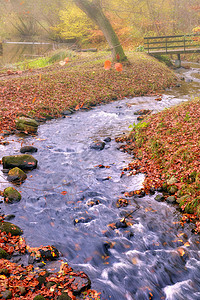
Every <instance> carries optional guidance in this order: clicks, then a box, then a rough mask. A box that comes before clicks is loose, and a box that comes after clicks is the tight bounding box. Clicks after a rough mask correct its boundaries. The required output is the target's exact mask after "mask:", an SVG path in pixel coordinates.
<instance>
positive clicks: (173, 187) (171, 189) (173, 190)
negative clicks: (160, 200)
mask: <svg viewBox="0 0 200 300" xmlns="http://www.w3.org/2000/svg"><path fill="white" fill-rule="evenodd" d="M177 191H178V188H177V186H176V185H171V186H169V187H168V188H167V192H168V193H169V194H170V195H174V194H175V193H176V192H177Z"/></svg>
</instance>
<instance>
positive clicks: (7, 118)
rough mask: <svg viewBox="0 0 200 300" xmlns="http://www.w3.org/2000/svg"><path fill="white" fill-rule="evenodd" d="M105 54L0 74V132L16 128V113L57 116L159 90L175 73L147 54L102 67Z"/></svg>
mask: <svg viewBox="0 0 200 300" xmlns="http://www.w3.org/2000/svg"><path fill="white" fill-rule="evenodd" d="M109 59H110V57H109V55H108V54H103V55H101V54H91V55H89V54H81V56H77V57H76V58H73V60H72V59H71V61H70V59H69V60H68V59H66V63H64V65H62V66H61V65H60V64H59V63H56V64H54V65H52V66H50V67H46V68H41V69H28V70H24V71H21V70H16V69H13V70H12V69H11V70H5V71H2V72H1V74H0V111H1V119H0V133H1V134H2V132H3V130H8V131H12V130H14V129H15V119H16V118H17V117H19V116H26V117H31V118H34V119H39V120H46V119H50V118H57V117H61V116H62V115H63V114H69V113H70V112H71V111H73V110H78V109H80V108H82V109H88V108H89V107H91V106H94V105H97V104H100V103H107V102H109V101H114V100H117V99H118V100H119V99H123V98H125V97H133V96H141V95H146V94H153V93H156V92H158V93H159V92H161V91H163V90H164V89H165V88H166V87H169V86H170V85H172V84H173V83H174V80H175V76H174V74H173V72H172V71H171V70H169V69H168V68H167V67H166V66H165V65H164V64H163V63H160V62H158V61H157V60H156V59H154V58H152V57H150V56H148V55H147V54H145V53H137V52H133V53H130V54H129V56H128V59H129V63H126V64H125V63H124V64H123V65H122V71H121V68H119V69H118V70H119V71H117V70H116V68H115V64H114V63H112V65H111V68H110V69H108V70H105V69H104V63H105V61H106V60H109Z"/></svg>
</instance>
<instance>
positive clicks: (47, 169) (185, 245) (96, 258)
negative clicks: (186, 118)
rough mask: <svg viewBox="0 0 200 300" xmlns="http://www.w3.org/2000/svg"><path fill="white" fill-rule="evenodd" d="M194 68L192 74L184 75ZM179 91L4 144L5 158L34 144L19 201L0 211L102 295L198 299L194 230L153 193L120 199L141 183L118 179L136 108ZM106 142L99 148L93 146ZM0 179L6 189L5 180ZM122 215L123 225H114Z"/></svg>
mask: <svg viewBox="0 0 200 300" xmlns="http://www.w3.org/2000/svg"><path fill="white" fill-rule="evenodd" d="M186 72H189V71H186ZM192 72H193V73H195V74H197V73H198V70H192V69H191V70H190V73H188V75H189V74H191V73H192ZM185 76H186V75H185ZM186 79H187V76H186ZM197 83H198V81H197V82H196V83H194V82H191V84H192V85H194V84H197ZM197 86H199V85H198V84H197ZM190 89H192V88H191V85H190V83H189V84H188V90H190ZM197 89H198V87H197ZM193 90H194V88H193ZM182 92H183V91H182V90H181V88H180V87H177V88H175V89H173V90H169V91H168V92H166V93H165V94H164V95H163V96H162V99H161V101H157V100H155V99H156V97H155V96H153V97H148V96H146V97H135V98H132V99H124V100H122V101H116V102H113V103H110V104H107V105H104V106H98V107H95V108H93V109H92V110H90V111H85V112H77V113H75V114H73V115H71V116H69V117H66V118H65V119H58V120H54V121H53V120H52V121H49V122H47V123H46V124H44V125H41V126H40V128H39V132H38V136H36V137H33V138H32V137H30V136H27V137H25V138H22V137H18V136H13V137H9V138H8V139H7V141H9V145H7V146H3V145H1V155H2V156H4V155H5V154H6V155H8V154H14V153H15V154H18V153H19V150H20V148H21V144H23V145H30V144H33V145H34V146H36V147H37V149H38V152H37V153H36V154H34V156H35V157H36V159H37V160H38V162H39V165H38V169H35V170H33V171H31V174H29V176H28V180H26V182H24V183H23V185H21V186H20V190H21V193H22V200H21V201H20V202H19V203H16V204H13V205H7V204H6V203H5V204H2V211H4V212H5V213H6V214H11V213H12V214H15V220H14V222H15V224H16V225H18V226H20V227H22V228H23V229H24V236H25V238H26V240H27V242H28V243H29V244H30V245H31V246H32V247H38V246H40V245H41V244H45V245H47V244H50V245H52V244H53V245H54V246H55V247H56V248H58V249H59V250H60V251H61V253H62V259H63V260H64V262H67V261H68V262H70V265H72V266H73V267H75V268H76V269H77V268H80V269H81V270H83V271H84V272H86V273H87V274H88V275H89V277H90V279H91V280H92V287H93V288H95V289H96V290H98V291H100V292H101V296H100V297H101V299H113V300H118V299H119V300H122V299H123V300H125V299H126V300H127V299H128V300H130V299H148V298H149V297H153V298H154V299H162V298H163V299H173V300H175V299H179V300H180V299H185V298H186V297H187V299H189V300H190V299H192V300H193V299H198V297H199V280H198V278H199V272H200V269H199V237H198V236H196V235H194V234H192V233H191V230H192V229H193V227H192V226H191V224H187V223H186V224H185V227H184V229H183V228H182V227H181V224H180V219H181V216H182V215H181V214H180V212H179V211H178V210H177V209H176V207H174V206H172V205H169V204H166V203H164V202H157V201H155V199H154V198H155V196H156V195H157V193H156V194H155V195H146V196H145V197H142V198H140V197H138V196H137V195H135V196H133V197H131V198H129V197H126V195H125V192H127V191H128V192H131V191H133V190H138V189H140V188H141V187H142V183H143V180H144V176H143V175H141V174H137V175H136V176H122V177H121V172H122V169H123V168H124V167H126V166H127V164H128V163H129V162H131V160H132V158H131V157H130V156H129V155H128V154H127V153H124V152H122V151H119V150H118V148H119V145H118V144H116V142H115V137H117V136H119V135H121V134H123V133H126V132H127V128H128V126H129V125H130V124H132V123H133V122H135V123H137V117H138V116H137V115H134V112H137V111H139V110H141V109H145V110H147V109H151V110H152V109H153V112H157V111H160V110H163V109H164V108H166V107H170V106H173V105H175V104H178V103H181V102H183V101H187V100H189V97H188V96H187V94H185V96H183V95H181V93H182ZM197 92H198V90H197ZM179 93H180V94H179ZM178 95H179V96H180V97H179V96H178ZM108 137H110V138H111V141H109V139H106V138H108ZM105 139H106V140H107V142H105V147H104V149H103V150H101V151H98V150H95V149H92V147H91V146H92V145H93V143H94V142H95V141H97V140H99V141H103V140H105ZM13 152H14V153H13ZM3 181H4V184H3V187H6V186H7V185H8V182H7V179H6V176H3ZM120 199H124V201H123V200H120ZM117 200H119V201H118V203H126V202H127V203H128V204H129V205H128V206H126V205H124V206H122V205H117V203H116V202H117ZM123 218H126V219H127V221H128V223H129V224H128V226H127V227H126V226H121V224H120V220H122V219H123ZM119 225H120V226H119ZM54 266H56V264H55V265H54ZM152 295H153V296H152Z"/></svg>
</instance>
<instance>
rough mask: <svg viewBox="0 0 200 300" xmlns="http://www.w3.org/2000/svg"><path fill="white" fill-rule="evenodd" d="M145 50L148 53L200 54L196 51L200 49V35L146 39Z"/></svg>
mask: <svg viewBox="0 0 200 300" xmlns="http://www.w3.org/2000/svg"><path fill="white" fill-rule="evenodd" d="M144 40H145V43H144V45H145V50H146V51H147V52H148V53H168V54H170V53H174V52H176V53H178V52H180V53H187V52H190V53H191V52H199V51H195V49H197V48H200V35H197V34H186V35H169V36H154V37H145V38H144Z"/></svg>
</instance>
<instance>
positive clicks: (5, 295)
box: [2, 290, 12, 299]
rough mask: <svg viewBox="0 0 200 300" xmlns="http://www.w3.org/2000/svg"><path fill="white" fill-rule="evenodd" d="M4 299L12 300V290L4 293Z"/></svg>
mask: <svg viewBox="0 0 200 300" xmlns="http://www.w3.org/2000/svg"><path fill="white" fill-rule="evenodd" d="M2 299H12V292H11V291H10V290H5V291H4V292H2Z"/></svg>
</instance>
